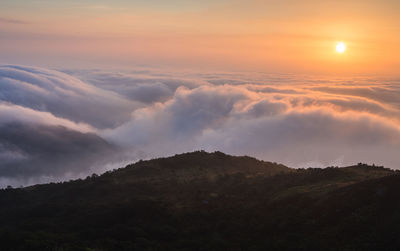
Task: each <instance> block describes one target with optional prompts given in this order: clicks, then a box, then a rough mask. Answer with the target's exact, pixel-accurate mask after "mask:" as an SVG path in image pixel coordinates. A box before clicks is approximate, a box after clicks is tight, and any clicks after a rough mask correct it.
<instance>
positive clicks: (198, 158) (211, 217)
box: [0, 151, 400, 250]
mask: <svg viewBox="0 0 400 251" xmlns="http://www.w3.org/2000/svg"><path fill="white" fill-rule="evenodd" d="M398 174H399V172H398V171H395V170H390V169H386V168H383V167H377V166H369V165H366V164H361V163H359V164H358V165H354V166H349V167H343V168H338V167H329V168H325V169H318V168H308V169H292V168H289V167H286V166H284V165H281V164H277V163H272V162H267V161H260V160H257V159H255V158H252V157H248V156H241V157H237V156H231V155H227V154H224V153H221V152H213V153H207V152H204V151H196V152H190V153H185V154H179V155H175V156H172V157H166V158H158V159H154V160H146V161H138V162H136V163H134V164H130V165H127V166H126V167H125V168H120V169H117V170H114V171H109V172H106V173H105V174H103V175H100V176H98V175H92V176H88V177H87V178H86V179H78V180H74V181H69V182H62V183H51V184H44V185H35V186H30V187H26V188H17V189H3V190H1V191H0V204H1V205H2V207H0V241H1V243H2V244H3V246H4V247H5V248H6V249H7V247H8V249H9V250H259V249H271V250H293V249H297V250H321V249H326V250H338V249H342V250H343V249H349V250H353V249H357V250H367V249H368V247H375V248H378V247H380V246H379V245H381V246H382V247H384V248H385V249H387V250H390V248H392V247H400V243H399V242H398V241H395V240H396V239H395V237H397V236H398V235H397V233H398V232H399V233H400V231H395V229H396V228H397V226H398V223H400V216H399V215H400V214H398V213H397V212H400V203H399V202H397V201H396V200H395V198H397V197H398V192H397V191H400V190H397V189H400V185H399V184H400V176H399V175H398ZM377 219H380V220H377ZM388 222H389V223H388ZM384 223H385V224H384ZM354 229H359V232H355V230H354ZM371 229H372V230H371ZM373 229H379V231H380V232H378V233H375V235H373V236H371V231H373ZM390 231H392V232H394V233H391V232H390ZM343 233H348V234H349V235H348V236H347V235H344V236H343ZM337 236H341V238H342V239H341V240H340V241H337V240H336V241H335V239H336V238H337ZM351 237H353V238H351ZM398 237H400V236H398ZM364 241H368V243H369V244H370V245H369V246H366V245H363V242H364Z"/></svg>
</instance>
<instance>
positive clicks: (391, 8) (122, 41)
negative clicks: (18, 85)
mask: <svg viewBox="0 0 400 251" xmlns="http://www.w3.org/2000/svg"><path fill="white" fill-rule="evenodd" d="M0 7H1V8H0V44H1V47H0V54H1V58H0V62H1V63H8V64H9V63H15V64H35V65H41V66H53V67H54V66H57V67H71V68H74V67H75V68H77V67H87V68H90V67H115V68H117V67H119V68H129V67H132V66H137V65H148V66H157V67H160V66H161V67H167V66H168V67H171V68H174V67H176V68H192V69H205V70H210V69H212V70H216V69H219V70H244V71H264V72H281V73H329V74H351V73H359V74H390V75H398V69H399V68H400V52H399V44H400V32H399V30H400V16H399V15H398V13H399V10H400V2H399V1H397V0H381V1H378V0H351V1H340V0H339V1H318V0H304V1H295V0H285V1H278V0H264V1H256V0H248V1H242V0H229V1H225V0H214V1H208V0H205V1H191V0H172V1H161V0H149V1H127V0H115V1H108V0H96V1H94V0H81V1H76V0H71V1H66V0H28V1H27V0H2V1H1V3H0ZM338 41H344V42H345V43H346V45H347V51H346V53H343V54H338V53H336V52H335V45H336V43H337V42H338Z"/></svg>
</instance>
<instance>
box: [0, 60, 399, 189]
mask: <svg viewBox="0 0 400 251" xmlns="http://www.w3.org/2000/svg"><path fill="white" fill-rule="evenodd" d="M80 79H81V80H80ZM396 97H397V98H396ZM398 97H400V83H399V82H396V81H395V80H387V79H386V80H379V79H373V78H371V79H366V78H363V79H356V78H354V79H336V80H332V79H316V78H307V77H301V78H299V77H298V78H295V77H294V76H290V75H281V76H271V75H262V74H252V75H248V74H238V73H235V74H233V73H223V74H201V75H199V74H193V73H186V74H173V73H168V74H165V73H162V72H152V71H131V72H104V71H66V73H61V72H58V71H54V70H47V69H41V68H31V67H20V66H2V67H0V127H1V128H0V129H1V133H0V177H2V178H0V182H1V179H3V183H4V184H5V180H6V181H7V182H10V179H14V181H15V182H14V183H15V184H18V182H19V183H21V184H27V183H32V182H35V181H36V182H37V181H42V180H45V181H47V180H51V179H55V180H60V179H63V178H64V179H65V178H66V177H76V176H79V175H82V174H88V173H90V172H93V171H103V170H104V169H106V168H109V167H105V166H107V165H109V166H110V164H112V163H115V162H116V161H118V160H120V161H125V160H134V159H137V158H139V157H140V158H146V157H149V158H150V157H156V156H162V155H169V154H175V153H178V152H184V151H191V150H195V149H205V150H210V151H213V150H220V151H225V152H228V153H233V154H248V155H253V156H256V157H259V158H262V159H267V160H271V161H277V162H282V163H284V164H287V165H290V166H294V167H308V166H327V165H347V164H353V163H357V162H368V163H376V164H383V165H385V166H388V167H391V168H400V159H399V158H398V152H399V151H400V98H398ZM128 152H129V153H130V155H129V156H127V155H126V153H128ZM43 177H50V178H49V179H43Z"/></svg>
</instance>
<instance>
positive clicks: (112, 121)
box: [0, 66, 137, 128]
mask: <svg viewBox="0 0 400 251" xmlns="http://www.w3.org/2000/svg"><path fill="white" fill-rule="evenodd" d="M0 85H1V90H0V100H2V101H3V102H9V103H12V104H16V105H20V106H24V107H28V108H31V109H35V110H38V111H45V112H50V113H52V114H54V115H55V116H57V117H62V118H66V119H69V120H72V121H74V122H77V123H80V122H82V123H87V124H90V125H92V126H94V127H98V128H106V127H113V126H117V125H119V124H121V123H123V122H125V121H127V120H129V118H130V113H131V111H132V109H134V107H135V106H136V105H137V104H135V103H133V102H131V101H128V100H126V99H124V98H123V97H121V96H119V95H117V94H116V93H113V92H110V91H106V90H103V89H100V88H96V87H94V86H92V85H89V84H86V83H84V82H82V81H80V80H79V79H77V78H74V77H72V76H70V75H67V74H64V73H61V72H57V71H53V70H48V69H41V68H34V67H22V66H0Z"/></svg>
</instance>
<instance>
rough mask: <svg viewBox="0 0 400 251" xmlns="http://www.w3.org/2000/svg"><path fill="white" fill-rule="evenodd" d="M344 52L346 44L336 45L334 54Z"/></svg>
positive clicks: (339, 43)
mask: <svg viewBox="0 0 400 251" xmlns="http://www.w3.org/2000/svg"><path fill="white" fill-rule="evenodd" d="M345 51H346V44H345V43H343V42H338V43H337V44H336V52H337V53H344V52H345Z"/></svg>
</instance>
